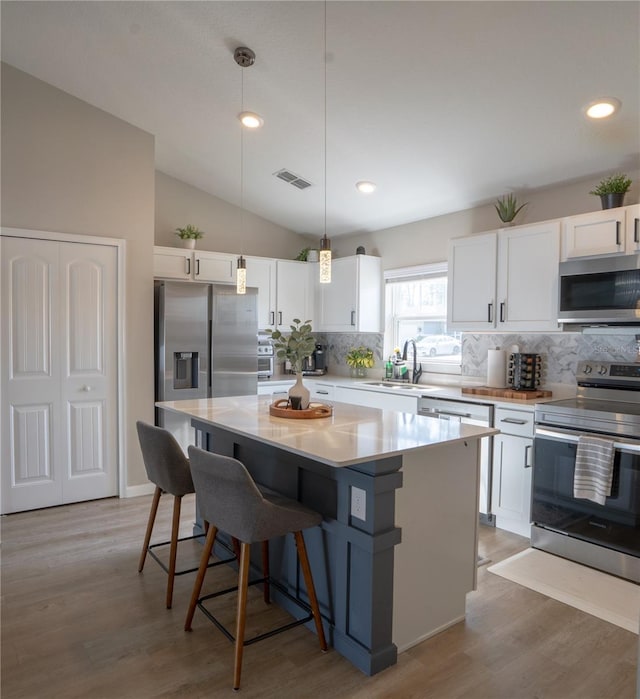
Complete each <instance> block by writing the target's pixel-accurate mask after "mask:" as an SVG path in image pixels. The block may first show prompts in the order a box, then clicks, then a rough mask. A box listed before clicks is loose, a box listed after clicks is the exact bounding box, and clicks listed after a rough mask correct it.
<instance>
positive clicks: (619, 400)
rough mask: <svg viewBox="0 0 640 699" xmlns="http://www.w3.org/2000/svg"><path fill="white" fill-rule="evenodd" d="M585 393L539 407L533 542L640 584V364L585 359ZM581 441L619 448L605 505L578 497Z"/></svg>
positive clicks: (581, 378) (580, 375)
mask: <svg viewBox="0 0 640 699" xmlns="http://www.w3.org/2000/svg"><path fill="white" fill-rule="evenodd" d="M577 381H578V396H577V398H575V399H570V400H560V401H551V402H549V403H540V404H538V405H536V406H535V423H536V424H535V436H534V442H533V485H532V503H531V519H532V528H531V544H532V546H533V547H534V548H539V549H542V550H545V551H549V552H551V553H554V554H557V555H560V556H563V557H565V558H569V559H571V560H575V561H578V562H580V563H584V564H585V565H589V566H592V567H594V568H598V569H600V570H604V571H607V572H609V573H613V574H614V575H618V576H620V577H623V578H626V579H628V580H633V581H634V582H640V364H638V363H636V364H625V363H614V362H581V363H580V365H579V366H578V371H577ZM581 436H597V437H601V438H604V439H608V440H610V441H611V442H612V443H613V448H614V452H613V453H614V458H613V480H612V484H611V494H610V495H609V497H607V498H606V500H605V502H604V504H598V503H597V502H593V501H591V500H589V499H585V498H576V497H574V473H575V463H576V452H577V448H578V443H579V440H580V437H581Z"/></svg>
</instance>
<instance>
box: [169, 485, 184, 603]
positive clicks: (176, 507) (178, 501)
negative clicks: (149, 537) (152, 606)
mask: <svg viewBox="0 0 640 699" xmlns="http://www.w3.org/2000/svg"><path fill="white" fill-rule="evenodd" d="M181 505H182V497H181V496H178V495H174V497H173V523H172V525H171V547H170V549H169V578H168V580H167V609H171V604H172V602H173V582H174V579H175V577H176V557H177V555H178V532H179V530H180V506H181Z"/></svg>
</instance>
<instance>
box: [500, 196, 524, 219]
mask: <svg viewBox="0 0 640 699" xmlns="http://www.w3.org/2000/svg"><path fill="white" fill-rule="evenodd" d="M528 203H529V202H528V201H526V202H525V203H524V204H521V205H520V206H518V200H517V199H516V197H515V196H514V195H513V194H507V195H506V196H504V197H502V199H497V200H496V203H495V204H494V206H495V207H496V211H497V212H498V216H499V218H500V220H501V221H502V222H503V223H512V222H513V219H514V218H515V217H516V216H517V215H518V213H519V212H520V211H521V210H522V209H524V207H525V206H526V205H527V204H528Z"/></svg>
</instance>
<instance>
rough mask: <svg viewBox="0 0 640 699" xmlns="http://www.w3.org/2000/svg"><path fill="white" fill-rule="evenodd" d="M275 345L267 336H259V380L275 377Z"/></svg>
mask: <svg viewBox="0 0 640 699" xmlns="http://www.w3.org/2000/svg"><path fill="white" fill-rule="evenodd" d="M273 363H274V352H273V344H272V343H271V340H269V338H268V336H267V335H264V336H262V335H260V336H258V378H259V379H270V378H271V377H272V376H273Z"/></svg>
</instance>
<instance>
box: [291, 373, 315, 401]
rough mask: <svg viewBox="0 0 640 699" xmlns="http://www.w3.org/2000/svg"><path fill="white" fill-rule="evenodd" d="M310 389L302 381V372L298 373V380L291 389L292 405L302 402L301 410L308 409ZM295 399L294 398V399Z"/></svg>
mask: <svg viewBox="0 0 640 699" xmlns="http://www.w3.org/2000/svg"><path fill="white" fill-rule="evenodd" d="M310 395H311V394H310V393H309V389H308V388H307V387H306V386H305V385H304V384H303V383H302V372H299V373H297V374H296V382H295V383H294V384H293V386H291V388H290V389H289V402H290V404H291V405H292V406H294V405H295V404H297V403H298V400H297V399H299V404H300V410H306V409H307V408H308V407H309V397H310ZM292 399H293V400H292Z"/></svg>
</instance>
